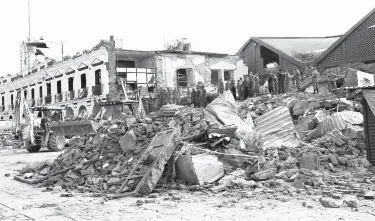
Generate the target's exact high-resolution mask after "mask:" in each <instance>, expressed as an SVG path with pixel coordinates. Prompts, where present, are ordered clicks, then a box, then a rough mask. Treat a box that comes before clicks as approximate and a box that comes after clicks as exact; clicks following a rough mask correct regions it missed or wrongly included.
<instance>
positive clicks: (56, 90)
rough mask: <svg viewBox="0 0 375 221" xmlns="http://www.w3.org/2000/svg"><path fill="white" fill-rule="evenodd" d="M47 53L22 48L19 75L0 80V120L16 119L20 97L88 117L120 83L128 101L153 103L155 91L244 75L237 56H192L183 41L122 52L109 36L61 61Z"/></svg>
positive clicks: (35, 43) (37, 44)
mask: <svg viewBox="0 0 375 221" xmlns="http://www.w3.org/2000/svg"><path fill="white" fill-rule="evenodd" d="M46 48H48V46H47V45H46V43H44V42H43V40H30V39H28V40H27V41H25V42H23V43H22V46H21V50H20V51H21V71H20V72H19V73H17V74H15V75H7V76H5V77H2V78H1V79H0V96H1V105H0V106H1V107H0V111H1V112H0V119H14V117H15V116H14V107H15V101H16V96H17V93H18V92H21V94H22V96H21V99H22V100H27V101H28V102H29V105H30V106H31V107H33V106H40V105H54V106H59V107H63V108H65V110H66V111H65V112H66V117H72V116H81V117H86V116H88V115H90V114H91V113H92V109H93V106H94V100H95V99H101V100H102V101H109V100H111V99H112V100H116V99H119V97H120V96H121V94H122V95H123V94H124V92H123V89H122V84H121V79H123V82H124V84H125V87H126V90H127V93H128V98H130V99H134V98H135V94H136V93H134V91H135V90H141V96H144V97H148V96H150V95H153V96H154V97H155V98H157V97H158V88H167V87H168V88H187V87H194V86H195V85H197V84H198V83H199V82H201V83H203V84H204V85H206V86H208V85H212V84H213V85H216V84H218V82H219V81H220V80H222V81H227V80H229V79H231V78H234V79H235V80H238V79H240V78H241V77H242V76H243V75H244V74H247V72H248V71H247V66H246V65H245V64H244V63H243V61H242V59H241V58H240V57H239V56H232V55H228V54H220V53H209V52H196V51H192V50H191V45H190V44H184V43H181V42H179V43H178V44H177V45H176V46H175V47H169V48H168V50H159V51H138V50H126V49H122V48H117V47H116V42H115V40H114V37H113V36H111V37H110V40H109V41H107V40H102V41H100V43H99V44H98V45H96V46H95V47H93V48H92V49H91V50H84V51H83V53H77V54H76V55H75V56H64V57H63V59H62V61H56V60H54V59H51V58H48V57H45V56H44V53H43V50H44V49H46ZM22 102H23V101H22ZM155 104H157V102H155Z"/></svg>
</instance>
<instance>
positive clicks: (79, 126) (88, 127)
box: [48, 120, 100, 136]
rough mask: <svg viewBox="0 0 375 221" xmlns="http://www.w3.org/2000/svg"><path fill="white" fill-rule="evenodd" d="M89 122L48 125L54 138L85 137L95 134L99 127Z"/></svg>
mask: <svg viewBox="0 0 375 221" xmlns="http://www.w3.org/2000/svg"><path fill="white" fill-rule="evenodd" d="M97 124H98V123H96V122H94V121H91V120H81V121H68V122H51V123H49V124H48V126H49V128H50V130H51V131H53V133H54V134H55V135H56V136H74V135H79V136H82V135H86V134H89V133H92V132H95V131H96V130H97V128H98V127H100V126H99V125H97ZM94 129H95V130H94Z"/></svg>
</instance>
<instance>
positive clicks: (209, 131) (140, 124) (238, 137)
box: [15, 92, 375, 205]
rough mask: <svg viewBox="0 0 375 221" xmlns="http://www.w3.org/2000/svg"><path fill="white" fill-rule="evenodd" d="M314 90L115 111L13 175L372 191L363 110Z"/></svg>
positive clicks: (89, 183) (94, 182)
mask: <svg viewBox="0 0 375 221" xmlns="http://www.w3.org/2000/svg"><path fill="white" fill-rule="evenodd" d="M309 96H310V95H309ZM309 96H307V95H305V94H302V93H301V94H294V93H288V94H284V95H278V96H270V95H264V96H262V97H258V98H254V99H248V100H247V101H245V102H242V103H240V104H239V107H238V106H237V104H236V103H235V102H234V98H233V97H232V96H230V92H225V94H224V95H222V96H220V97H218V98H217V99H215V101H213V102H212V103H211V104H210V105H209V106H208V107H207V108H206V109H201V108H192V107H182V106H176V105H171V106H164V107H163V108H162V109H161V110H160V111H158V112H155V113H152V114H150V115H149V118H144V119H140V120H136V119H135V118H134V117H128V118H121V120H117V121H116V120H113V121H111V122H110V123H108V122H107V123H104V124H103V125H102V127H101V128H100V129H99V130H98V133H96V134H90V135H87V136H85V137H81V138H74V139H72V140H71V141H70V147H69V148H68V149H67V150H66V151H65V152H64V153H63V154H61V155H60V156H59V157H58V158H57V159H56V160H55V161H54V162H53V163H52V164H48V163H44V164H43V165H38V166H37V167H27V168H24V169H23V170H22V171H20V174H22V175H20V176H16V177H15V178H16V179H18V180H21V181H23V182H28V183H34V184H35V183H41V184H42V185H43V186H47V187H48V188H50V187H52V186H62V187H63V188H64V189H66V190H74V189H78V190H81V191H84V192H86V191H90V192H95V193H97V192H100V193H106V194H114V195H111V197H114V198H117V197H121V196H124V195H127V194H134V193H139V194H148V193H151V192H152V191H153V189H154V188H155V187H158V186H159V185H161V184H165V183H166V182H167V183H171V182H172V181H176V182H177V183H184V184H186V185H205V186H206V184H207V183H211V186H210V187H212V190H213V191H214V192H219V191H224V190H226V189H228V188H231V189H233V188H239V189H242V190H248V191H252V192H254V194H259V195H260V194H266V195H268V196H269V195H270V194H271V195H272V194H274V195H277V194H282V195H286V196H287V195H290V196H296V195H297V194H306V195H322V196H323V195H327V194H331V193H332V194H346V193H360V194H364V193H363V190H365V189H369V188H370V184H371V183H375V179H373V178H371V176H372V172H371V164H370V163H369V162H368V161H367V159H366V151H365V148H364V144H363V142H364V134H363V127H362V126H361V124H362V123H363V119H362V121H361V115H360V113H358V112H354V111H345V110H350V108H348V107H349V106H352V105H351V104H347V103H348V102H345V101H344V102H343V101H337V100H335V99H332V96H333V95H313V96H311V97H309ZM306 102H307V103H306ZM340 105H344V107H345V108H341V107H340ZM345 105H346V106H345ZM333 108H334V110H332V109H333ZM238 109H239V111H238ZM338 111H339V112H338ZM331 113H332V114H331ZM253 119H254V121H253ZM319 125H322V126H319ZM327 125H328V126H327ZM322 128H324V130H323V129H322ZM314 131H320V132H319V133H316V132H314ZM309 134H315V135H314V136H308V135H309ZM302 135H303V136H302ZM301 137H302V138H301ZM224 174H226V175H224ZM221 177H222V178H221ZM164 178H165V179H164ZM220 178H221V179H220ZM217 180H218V181H217ZM215 181H217V182H216V183H214V182H215ZM335 197H336V195H335ZM322 201H323V202H325V203H324V204H327V205H331V204H330V203H328V201H329V200H325V199H322Z"/></svg>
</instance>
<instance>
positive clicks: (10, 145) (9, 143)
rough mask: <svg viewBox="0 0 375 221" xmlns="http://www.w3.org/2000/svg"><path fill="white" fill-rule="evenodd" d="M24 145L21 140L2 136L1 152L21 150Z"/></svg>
mask: <svg viewBox="0 0 375 221" xmlns="http://www.w3.org/2000/svg"><path fill="white" fill-rule="evenodd" d="M22 146H23V143H22V142H21V141H19V140H16V139H14V136H13V135H1V136H0V150H1V149H12V150H13V149H21V148H22Z"/></svg>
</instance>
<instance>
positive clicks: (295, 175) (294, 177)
mask: <svg viewBox="0 0 375 221" xmlns="http://www.w3.org/2000/svg"><path fill="white" fill-rule="evenodd" d="M298 176H299V173H296V174H293V175H292V176H291V177H290V178H289V181H294V180H296V179H297V178H298Z"/></svg>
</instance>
